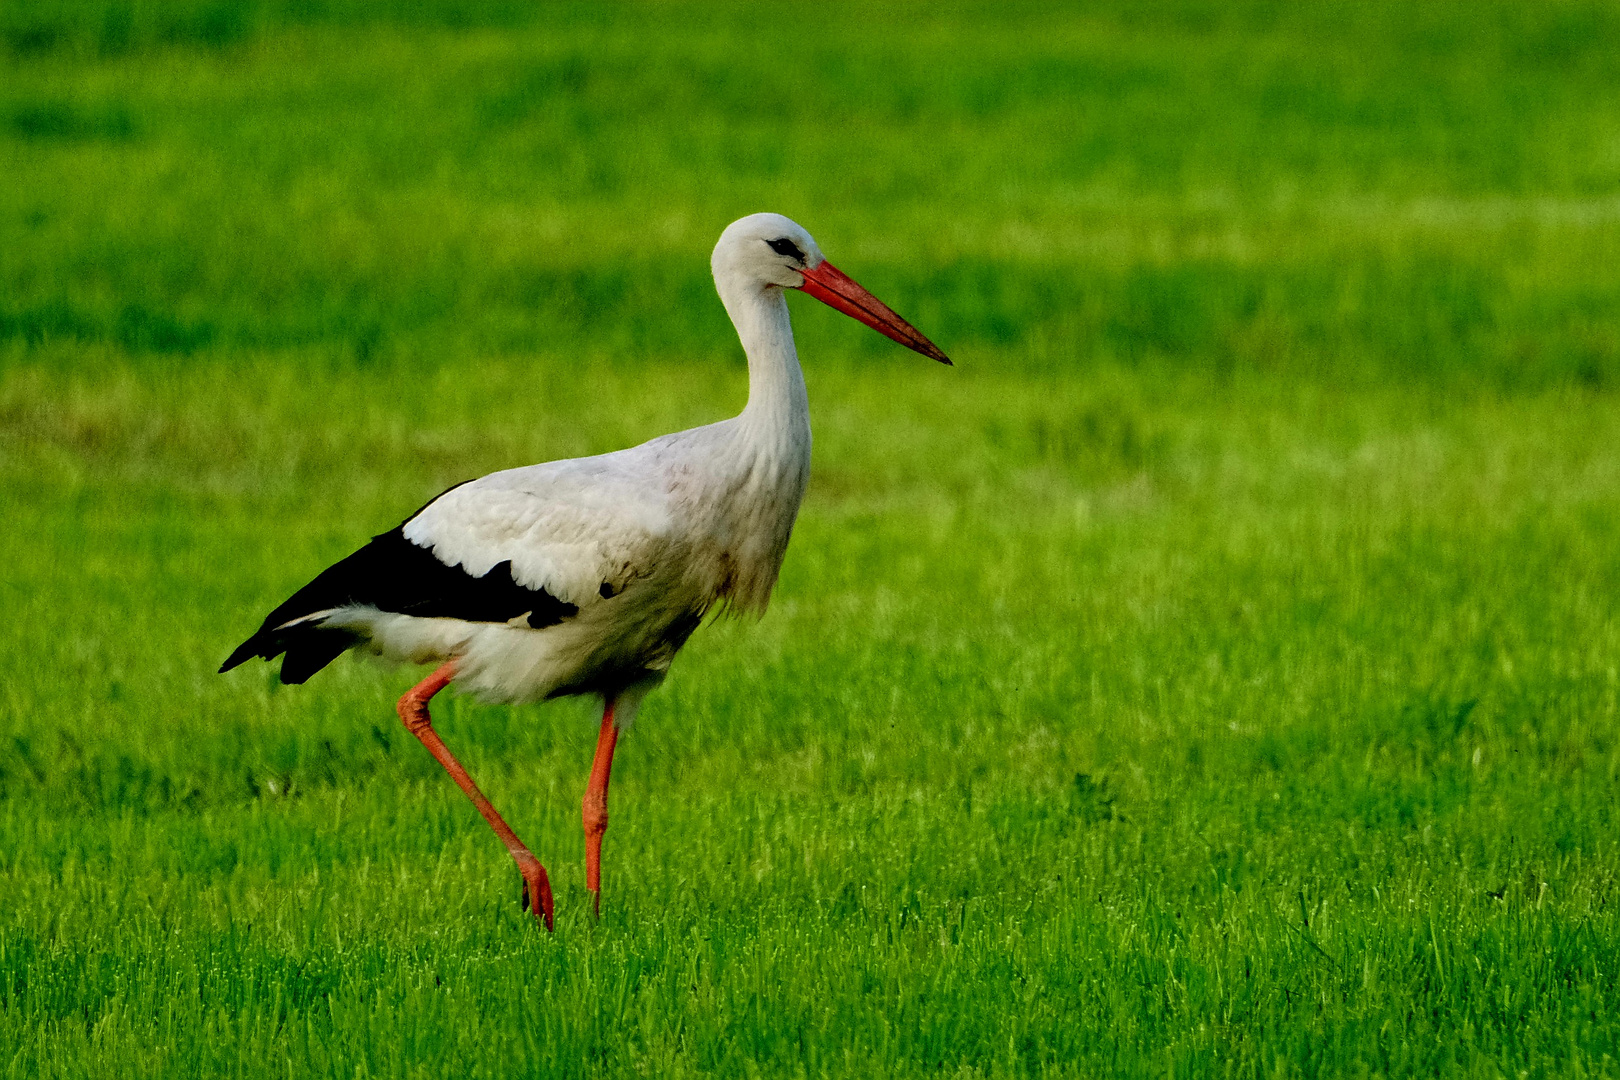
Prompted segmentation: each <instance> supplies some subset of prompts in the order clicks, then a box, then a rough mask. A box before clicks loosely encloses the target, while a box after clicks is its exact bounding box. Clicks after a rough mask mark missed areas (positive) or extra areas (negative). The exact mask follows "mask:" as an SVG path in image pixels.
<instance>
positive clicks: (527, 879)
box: [517, 856, 552, 932]
mask: <svg viewBox="0 0 1620 1080" xmlns="http://www.w3.org/2000/svg"><path fill="white" fill-rule="evenodd" d="M517 864H518V873H519V874H521V875H523V896H522V904H523V910H524V911H528V910H530V909H531V908H532V909H533V910H534V914H535V918H537V919H539V920H540V921H541V922H542V923H544V924H545V926H546V930H547V932H550V930H551V926H552V902H551V881H550V879H548V878H547V877H546V868H545V867H543V866H541V865H540V860H539V859H536V858H534V857H533V856H530V858H529V859H528V860H527V865H525V860H523V859H519V860H518V861H517ZM536 897H539V901H538V902H536V901H535V898H536Z"/></svg>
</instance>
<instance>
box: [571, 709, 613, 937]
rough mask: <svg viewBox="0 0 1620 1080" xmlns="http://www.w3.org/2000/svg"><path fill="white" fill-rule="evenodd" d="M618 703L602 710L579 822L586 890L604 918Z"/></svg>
mask: <svg viewBox="0 0 1620 1080" xmlns="http://www.w3.org/2000/svg"><path fill="white" fill-rule="evenodd" d="M617 703H618V702H617V699H615V698H608V699H607V702H606V703H605V704H604V705H603V706H602V733H601V734H600V735H598V736H597V737H596V760H595V761H593V762H591V782H590V783H589V784H587V785H585V799H584V801H583V802H582V803H581V804H580V818H581V819H582V820H583V821H584V823H585V887H586V888H587V889H589V890H591V910H592V913H593V914H594V915H595V917H597V918H601V917H602V834H603V833H605V832H607V825H608V812H607V805H608V800H607V796H608V777H609V776H611V775H612V773H613V748H614V746H615V745H617V744H618V741H619V725H618V724H617V723H616V722H615V721H614V719H613V709H614V706H615V705H616V704H617Z"/></svg>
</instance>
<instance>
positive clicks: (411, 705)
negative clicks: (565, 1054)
mask: <svg viewBox="0 0 1620 1080" xmlns="http://www.w3.org/2000/svg"><path fill="white" fill-rule="evenodd" d="M455 677H456V662H455V661H454V660H452V661H450V662H449V663H448V664H445V665H444V666H442V667H440V668H439V670H437V671H435V672H434V673H433V674H432V675H429V676H428V677H427V678H425V679H423V680H422V681H421V682H419V683H417V684H416V685H415V686H413V687H412V688H411V689H410V690H409V691H407V692H406V694H405V696H404V697H402V698H400V699H399V718H400V719H401V720H403V721H405V729H406V730H407V731H409V732H410V733H411V734H412V735H415V736H416V737H417V738H418V739H421V740H422V745H423V746H425V747H427V748H428V753H430V754H432V755H433V756H434V757H435V758H437V759H438V761H439V764H440V765H443V766H444V771H445V772H447V773H449V774H450V779H452V780H454V781H455V782H456V786H457V787H459V788H461V790H462V791H465V792H466V793H467V798H469V799H471V800H472V803H473V805H474V806H476V807H478V812H479V813H480V814H483V815H484V820H485V821H487V822H489V827H490V828H492V829H494V830H495V835H496V836H499V837H500V838H501V842H502V843H504V844H505V845H506V850H507V851H510V852H511V853H512V860H513V861H514V862H516V863H517V866H518V873H520V874H522V875H523V901H524V904H525V905H527V904H529V903H533V904H534V913H535V914H536V915H538V916H540V918H541V919H542V920H544V921H545V924H546V929H547V930H550V929H551V882H550V881H548V880H547V878H546V868H545V867H544V866H541V865H540V860H539V859H537V858H535V857H534V852H532V851H530V850H529V849H528V848H527V847H525V846H524V844H523V841H521V840H519V839H518V837H517V833H515V832H513V831H512V828H511V826H509V825H507V824H506V822H505V821H502V820H501V815H500V814H498V813H496V812H495V808H494V807H493V806H491V805H490V804H489V800H488V799H486V798H484V793H483V792H482V791H479V790H478V785H477V784H475V783H473V778H472V777H470V776H468V775H467V770H466V769H463V768H462V767H461V762H459V761H457V760H456V757H455V755H454V754H452V753H451V752H450V749H449V747H447V746H445V745H444V740H443V739H441V738H439V733H438V732H436V731H434V730H433V718H432V717H430V716H429V715H428V702H429V701H430V700H431V699H432V698H433V695H434V694H437V693H438V692H439V691H440V690H443V689H444V688H445V687H446V686H448V685H449V683H450V680H451V679H453V678H455Z"/></svg>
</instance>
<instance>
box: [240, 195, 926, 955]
mask: <svg viewBox="0 0 1620 1080" xmlns="http://www.w3.org/2000/svg"><path fill="white" fill-rule="evenodd" d="M710 265H711V267H712V269H713V271H714V281H715V286H716V288H717V289H718V290H719V292H720V299H721V301H722V302H723V303H724V304H725V307H726V312H727V313H728V314H729V315H730V316H731V321H732V323H733V324H734V325H735V326H736V328H737V334H738V336H739V337H740V338H741V339H742V345H743V350H744V352H746V353H747V354H748V405H747V407H746V408H744V409H743V411H742V413H741V414H740V415H738V416H736V417H733V418H732V419H730V420H723V421H721V422H720V423H717V424H709V425H708V426H706V427H700V428H694V429H692V430H691V431H680V432H676V433H675V434H673V435H665V436H662V437H661V438H657V439H653V440H652V441H651V442H647V443H643V444H641V445H640V446H635V447H631V448H630V449H628V450H620V451H617V452H615V453H611V454H603V455H601V456H599V457H589V458H575V459H572V460H568V461H552V462H548V463H546V464H543V465H530V466H528V467H526V468H520V469H509V470H506V471H504V472H498V473H493V474H491V475H489V476H485V477H483V478H482V479H478V480H472V481H468V482H467V483H464V484H461V485H459V486H457V487H453V488H451V489H450V490H449V491H446V492H445V493H444V494H442V495H440V496H439V497H438V498H436V499H434V500H433V501H432V502H430V503H428V504H427V505H426V506H424V507H423V508H422V509H421V510H418V511H417V512H416V513H415V514H413V515H411V517H409V518H408V519H406V521H405V522H404V523H403V524H401V525H400V526H399V527H398V528H397V529H394V530H392V531H391V532H386V533H383V534H382V535H380V536H377V537H374V538H373V539H372V541H371V543H369V544H367V545H366V546H365V547H363V548H361V549H360V550H359V551H357V552H355V553H354V554H353V555H350V556H349V557H348V558H346V559H344V560H342V561H341V562H339V563H337V564H335V565H333V566H332V567H330V568H328V569H327V570H325V571H323V572H322V573H321V574H320V575H319V576H318V577H316V578H315V580H314V581H311V582H310V583H309V584H308V585H306V586H304V587H303V588H302V589H300V590H298V592H296V593H295V594H293V596H292V598H291V599H289V600H288V601H287V602H286V603H284V604H282V605H281V606H280V607H278V608H276V609H275V610H274V611H272V612H271V613H270V615H269V617H268V618H266V619H265V620H264V625H262V626H261V627H259V629H258V631H257V632H256V633H255V634H254V635H253V636H252V637H250V638H248V639H247V640H246V641H244V642H243V643H242V645H241V646H240V647H239V648H238V649H237V650H236V651H235V652H233V653H232V654H231V656H230V659H228V660H226V661H225V663H224V665H223V666H222V667H221V668H220V670H221V671H229V670H230V669H231V668H234V667H236V666H237V665H238V664H241V663H242V662H244V661H245V660H247V659H249V658H250V657H254V656H259V657H263V658H264V659H266V660H271V659H274V658H275V657H276V656H278V655H280V654H283V653H285V654H286V658H285V659H284V660H283V661H282V664H281V679H282V681H283V682H286V683H301V682H304V681H305V680H306V679H308V678H309V677H310V676H311V675H313V674H314V673H315V672H317V671H319V670H320V669H321V668H323V667H325V666H326V665H327V664H329V663H331V662H332V661H333V660H334V659H336V658H337V656H338V655H339V654H340V653H342V652H344V651H345V650H348V649H351V648H356V647H362V648H365V649H367V650H369V651H371V652H373V653H377V654H380V655H382V656H384V657H388V658H391V659H393V660H397V661H408V662H410V663H415V664H428V663H431V664H435V665H437V667H436V668H435V670H434V672H433V674H431V675H429V676H428V677H427V678H426V679H424V680H423V681H422V682H420V683H418V684H417V685H416V686H415V687H413V688H412V689H411V690H410V691H409V692H408V693H406V694H405V696H404V697H402V698H400V699H399V706H398V709H399V715H400V718H401V719H402V720H404V722H405V726H406V728H408V729H409V730H410V732H411V734H413V735H415V736H416V737H417V738H418V739H420V740H421V741H422V744H423V745H424V746H426V747H427V748H428V750H429V752H431V753H432V754H433V756H434V757H435V758H437V759H438V761H439V764H441V765H443V766H444V768H445V770H446V771H447V772H449V773H450V776H451V777H452V778H453V779H454V780H455V782H456V783H457V784H458V785H459V786H460V787H461V790H462V791H464V792H466V793H467V797H468V798H470V799H471V800H472V801H473V804H474V805H475V806H477V808H478V811H479V813H481V814H483V815H484V819H485V820H486V821H488V822H489V824H490V826H491V827H492V828H494V830H495V832H496V834H497V835H499V836H500V838H501V840H503V841H504V842H505V843H506V847H507V850H509V851H510V852H511V853H512V858H513V859H514V860H515V861H516V862H517V865H518V870H519V872H520V873H521V874H522V875H523V882H524V890H523V902H524V905H525V906H528V905H529V904H531V903H532V904H533V906H534V910H535V912H536V914H537V915H539V916H540V917H541V918H542V919H543V920H544V921H545V924H546V928H547V929H548V930H549V929H550V928H551V925H552V898H551V885H550V882H549V881H548V879H547V877H546V871H545V868H544V867H543V866H542V865H541V864H540V860H538V859H537V858H535V856H534V854H533V853H532V852H530V851H529V849H528V848H527V847H526V846H524V844H523V842H522V841H521V840H519V839H518V837H517V834H516V833H514V832H513V831H512V830H511V828H510V827H509V826H508V825H507V824H506V822H505V821H504V820H502V818H501V816H500V814H498V813H496V811H495V808H494V807H493V806H491V805H490V803H489V800H488V799H486V798H485V797H484V794H483V792H481V791H479V790H478V786H477V785H476V784H475V783H473V780H472V777H470V776H468V775H467V771H466V770H465V769H463V768H462V767H461V764H460V762H458V761H457V760H456V759H455V757H454V755H452V754H451V753H450V751H449V749H447V748H446V747H445V745H444V742H443V741H442V740H441V739H440V738H439V736H438V734H437V733H436V732H435V731H434V730H433V726H432V720H431V718H430V717H429V715H428V702H429V700H430V699H432V697H433V695H434V694H436V693H438V692H439V691H440V690H442V689H444V687H445V686H446V685H448V684H449V683H450V682H451V681H452V680H454V681H455V683H456V685H457V687H459V688H462V689H465V690H469V691H472V692H473V693H476V694H478V695H479V696H481V697H482V698H484V699H486V700H490V701H504V702H529V701H538V700H541V699H544V698H553V697H559V696H561V695H565V694H596V695H598V696H600V697H601V699H602V727H601V734H600V736H599V738H598V741H597V745H596V760H595V762H594V763H593V765H592V766H591V778H590V782H589V784H588V786H587V787H586V789H585V798H584V802H583V804H582V816H583V819H584V825H585V850H586V855H585V882H586V886H587V887H588V888H589V889H590V890H591V892H592V894H593V901H594V903H593V909H594V910H595V911H596V912H597V913H598V914H599V913H600V911H601V853H602V834H603V833H604V832H605V831H606V830H607V822H608V818H607V794H608V776H609V772H610V770H611V769H612V766H613V748H614V745H615V744H616V742H617V740H618V734H619V730H620V728H622V727H624V726H626V725H628V724H629V723H630V721H631V719H632V718H633V716H634V714H635V710H636V707H637V705H638V704H639V703H640V701H641V699H642V697H643V696H645V695H646V693H647V692H648V691H649V690H651V689H652V688H653V687H655V686H657V685H658V683H659V682H661V681H662V680H663V678H664V675H665V673H666V672H667V671H668V670H669V665H670V661H671V660H673V659H674V658H675V653H676V652H677V651H679V649H680V647H681V646H682V645H683V644H684V643H685V642H686V639H687V637H688V636H689V635H690V634H691V633H692V631H693V630H694V629H696V628H697V626H698V624H699V623H700V622H701V621H702V620H703V616H704V613H705V612H707V611H709V610H710V609H711V608H712V607H714V605H715V604H718V603H725V604H729V605H731V606H732V607H733V608H736V609H740V610H745V611H752V612H756V613H762V612H763V611H764V610H765V606H766V603H767V602H768V601H769V599H770V595H771V589H772V588H773V587H774V586H775V584H776V576H777V571H778V570H779V569H780V568H781V565H782V557H783V555H784V554H785V552H786V551H787V545H788V537H789V535H790V534H791V533H792V531H793V521H794V518H795V517H796V516H797V514H798V511H799V500H800V499H801V498H802V497H803V495H804V487H805V482H806V481H807V480H808V479H809V475H810V407H809V400H808V398H807V396H806V394H805V387H804V375H803V373H802V372H801V371H800V369H799V357H798V353H797V351H796V350H795V348H794V345H793V328H792V326H791V325H790V323H789V321H788V306H787V300H786V299H785V296H784V290H786V289H802V290H803V291H805V292H807V293H809V294H810V295H811V296H814V297H815V298H816V299H818V300H821V301H822V302H824V303H826V304H829V305H831V306H832V307H834V308H837V309H838V310H839V311H842V312H844V313H845V314H846V315H850V316H853V317H854V318H856V319H859V320H860V321H861V322H863V323H865V324H866V325H868V326H870V327H872V328H873V329H875V330H878V331H879V332H881V333H883V334H886V335H888V336H889V337H891V338H893V339H894V340H895V341H898V342H899V343H900V344H902V345H904V346H906V347H907V348H910V349H914V350H916V351H917V352H920V353H922V354H923V355H924V356H928V357H931V358H932V359H935V360H938V361H939V362H941V363H944V364H949V363H950V360H949V359H948V358H946V356H945V354H944V353H942V352H940V351H939V349H937V348H936V347H935V346H934V345H933V343H932V342H930V341H929V340H928V339H927V338H925V337H923V335H922V334H920V333H918V332H917V330H916V329H914V328H913V327H912V326H911V325H910V324H909V323H907V322H906V321H905V320H904V319H902V318H900V316H898V315H896V314H895V313H894V312H893V311H891V310H890V309H889V308H888V307H886V306H885V305H884V304H883V303H881V302H880V301H879V300H878V299H877V298H876V297H874V296H873V295H872V294H871V293H869V292H867V291H866V290H865V289H863V288H862V287H861V286H859V285H857V284H856V283H855V282H854V281H852V280H850V278H849V277H847V276H846V275H844V274H843V273H842V272H841V271H839V270H837V269H835V268H834V267H833V265H832V264H831V263H829V262H828V261H827V260H826V259H825V258H824V257H823V256H822V254H821V249H820V248H818V247H817V246H816V242H815V241H814V240H812V239H811V238H810V234H809V233H807V232H805V231H804V230H803V229H802V228H800V227H799V226H798V225H796V224H795V223H794V222H792V221H790V220H788V219H787V218H785V217H782V216H781V215H780V214H753V215H751V216H749V217H745V218H742V219H741V220H739V221H735V222H733V223H732V224H731V225H730V226H729V227H727V229H726V231H725V232H724V233H722V234H721V235H720V242H719V243H718V244H716V245H715V248H714V256H713V258H712V259H711V263H710Z"/></svg>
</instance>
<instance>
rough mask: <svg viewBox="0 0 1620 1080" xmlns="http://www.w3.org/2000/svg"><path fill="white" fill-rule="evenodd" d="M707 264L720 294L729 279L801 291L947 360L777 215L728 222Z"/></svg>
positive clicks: (796, 226) (795, 226)
mask: <svg viewBox="0 0 1620 1080" xmlns="http://www.w3.org/2000/svg"><path fill="white" fill-rule="evenodd" d="M709 265H710V267H711V268H712V269H713V270H714V279H715V281H716V283H719V284H721V286H722V292H724V286H725V284H727V283H732V282H736V283H742V282H746V283H749V284H752V285H753V286H754V287H756V288H765V289H768V288H783V289H802V290H803V291H804V292H807V293H809V294H810V295H811V296H813V297H815V298H816V299H817V300H820V301H821V302H822V303H824V304H826V305H828V306H829V307H832V308H835V309H837V310H839V311H842V312H843V313H844V314H845V315H848V316H850V317H851V318H853V319H857V320H859V321H860V322H863V323H865V324H866V325H867V326H870V327H871V328H872V329H874V330H876V331H877V332H878V333H880V334H883V335H885V336H886V337H890V338H893V339H894V340H895V341H898V342H899V343H900V344H902V345H904V346H905V347H906V348H908V349H913V350H915V351H916V352H920V353H922V354H923V355H924V356H927V357H929V358H931V359H934V360H938V361H939V362H940V363H942V364H949V363H950V362H951V361H950V358H949V357H947V356H946V355H945V354H944V353H942V352H940V351H939V349H938V348H937V347H936V346H935V345H934V343H933V342H931V341H929V340H928V339H927V338H925V337H923V336H922V334H921V333H919V332H918V330H917V328H916V327H914V326H912V325H911V324H910V323H908V322H906V320H904V319H902V318H901V317H900V316H898V315H896V314H895V313H894V312H893V311H892V310H890V308H889V307H888V306H887V305H886V304H884V303H883V301H881V300H879V299H878V298H877V297H875V296H873V295H872V294H871V293H869V292H867V291H866V290H865V289H863V288H862V287H861V286H859V285H857V284H856V283H855V282H854V281H852V280H851V279H850V278H849V276H848V275H846V274H845V273H844V272H843V271H842V270H839V269H838V268H837V267H835V266H834V265H833V264H832V263H830V262H828V261H827V257H826V256H825V255H823V254H822V253H821V248H819V247H817V246H816V241H815V239H814V238H813V237H812V236H811V235H810V234H809V233H807V232H805V231H804V229H803V228H801V227H800V226H799V224H798V223H797V222H795V221H792V220H790V219H788V218H785V217H783V216H782V215H781V214H750V215H748V216H747V217H745V218H738V219H737V220H736V221H733V222H732V223H731V224H730V225H727V226H726V231H725V232H723V233H721V234H720V242H719V243H717V244H715V245H714V255H713V257H712V258H711V259H710V260H709Z"/></svg>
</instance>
